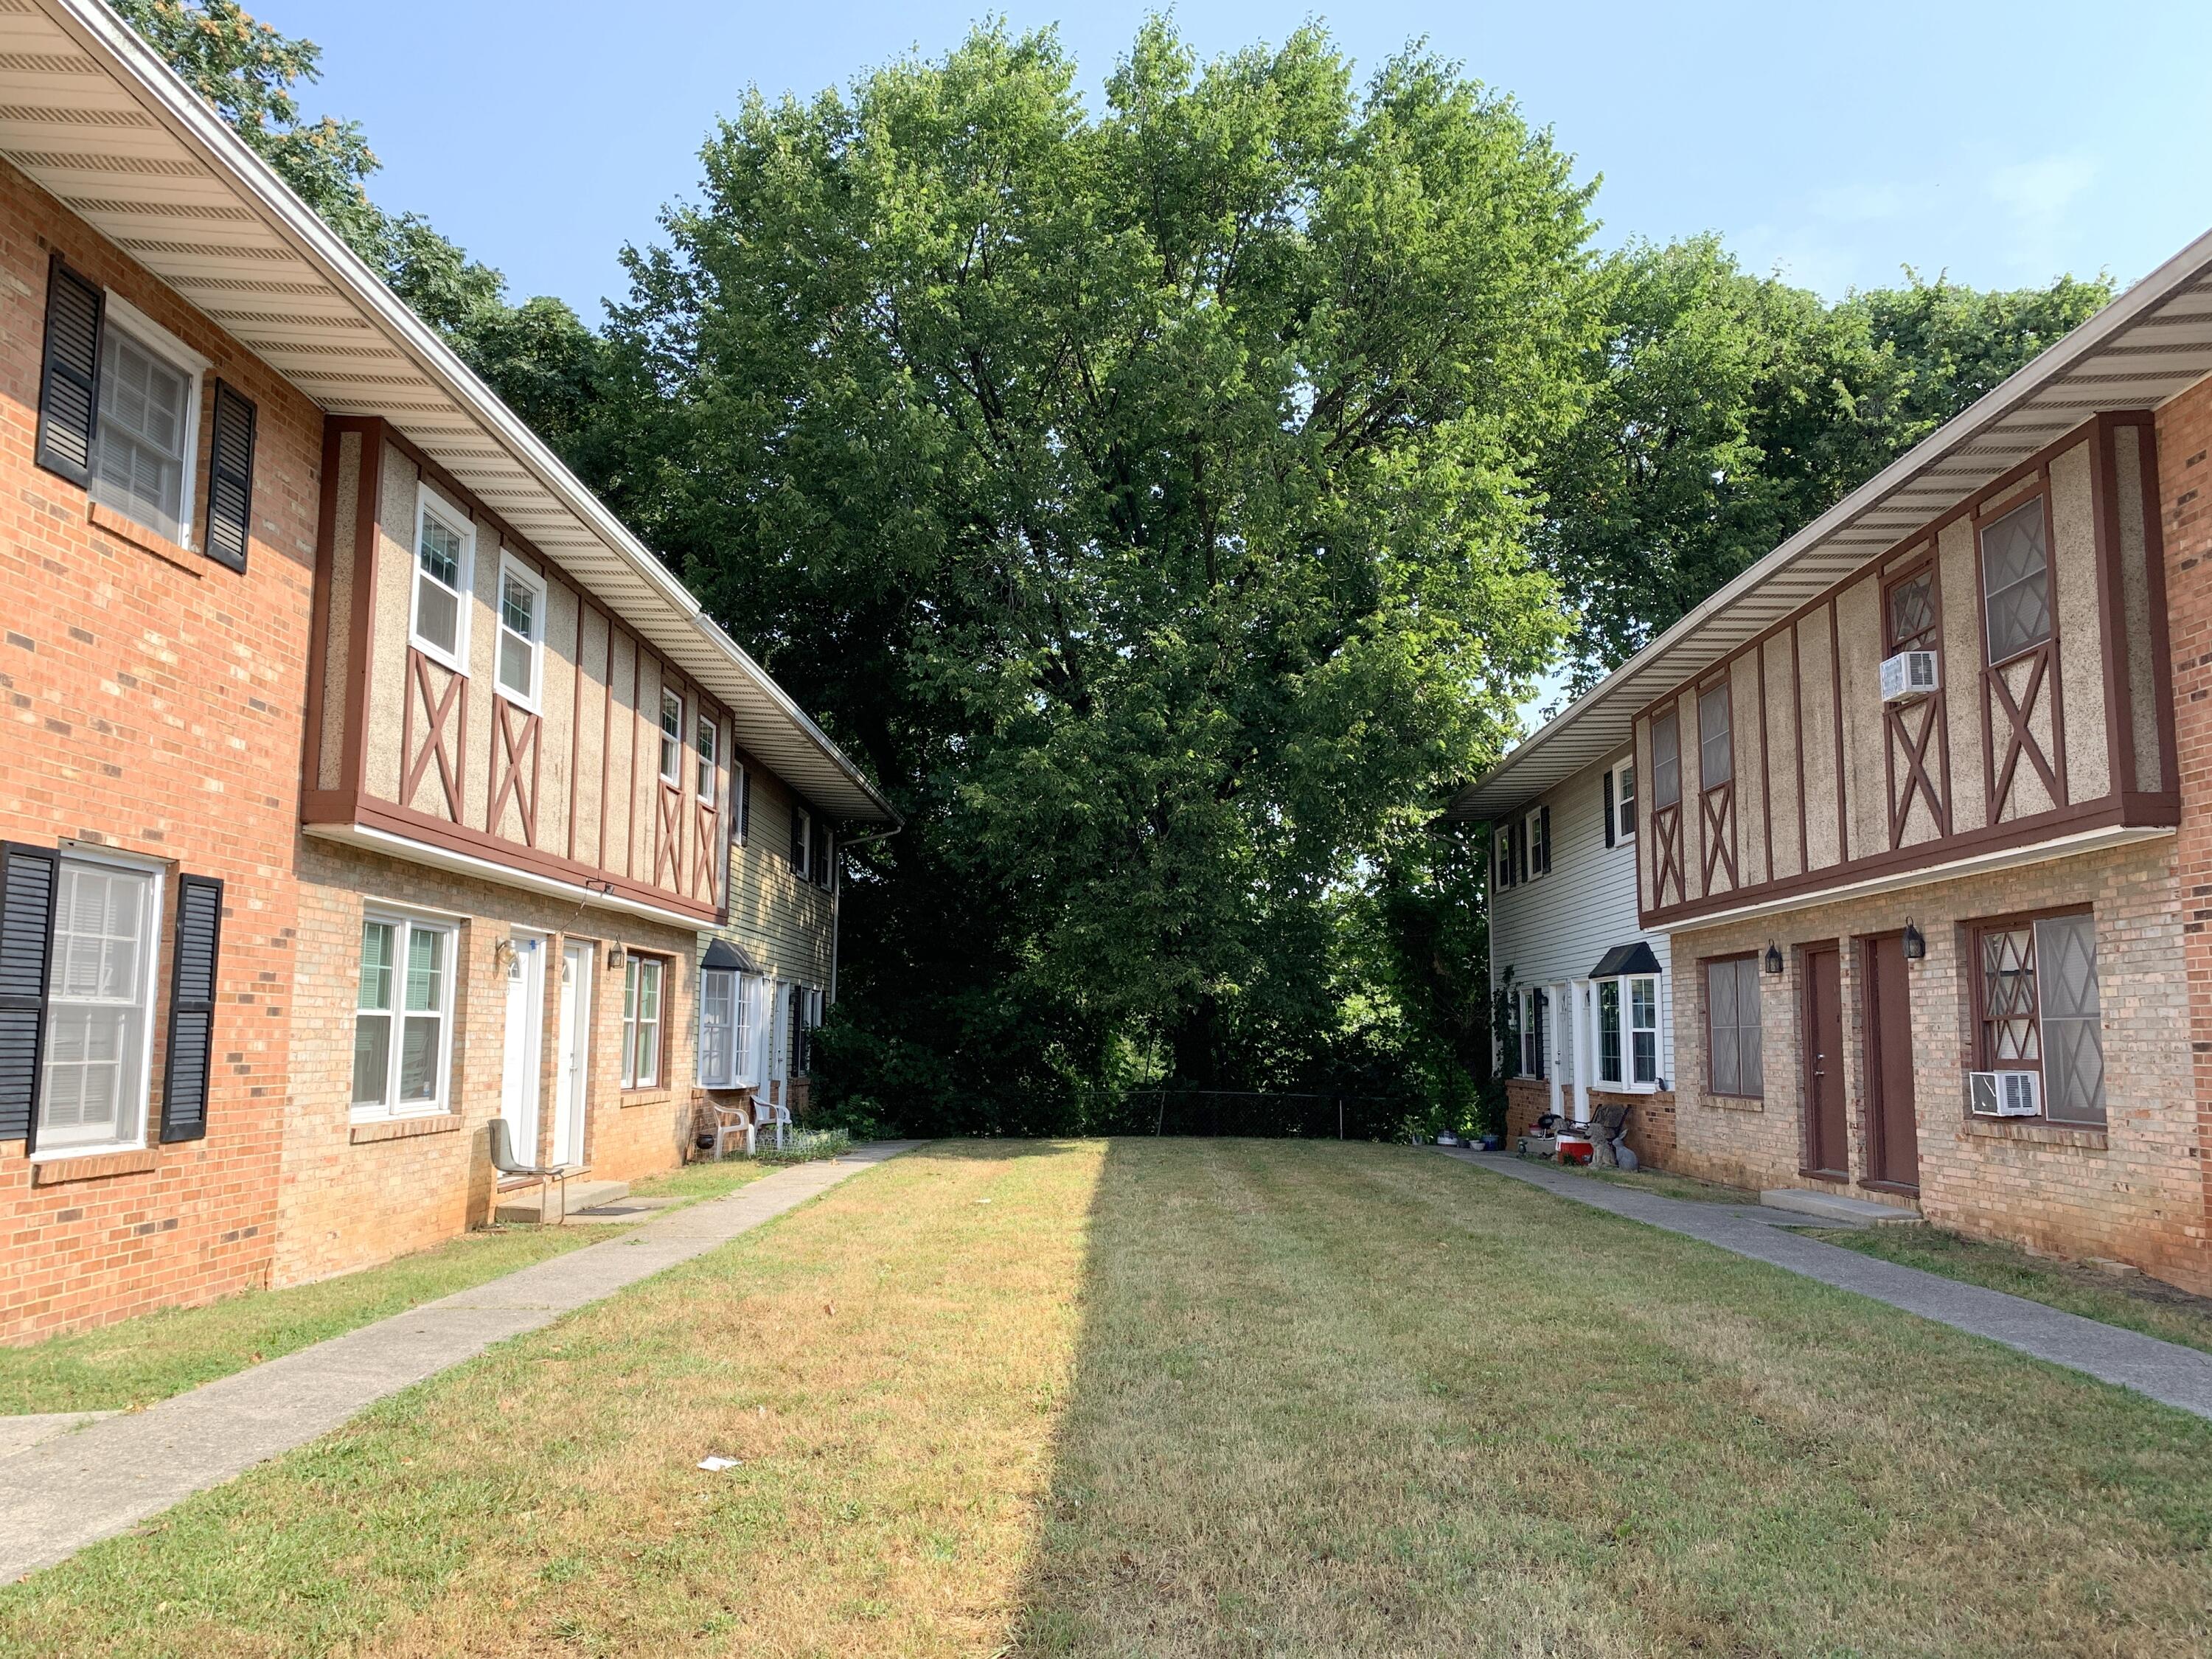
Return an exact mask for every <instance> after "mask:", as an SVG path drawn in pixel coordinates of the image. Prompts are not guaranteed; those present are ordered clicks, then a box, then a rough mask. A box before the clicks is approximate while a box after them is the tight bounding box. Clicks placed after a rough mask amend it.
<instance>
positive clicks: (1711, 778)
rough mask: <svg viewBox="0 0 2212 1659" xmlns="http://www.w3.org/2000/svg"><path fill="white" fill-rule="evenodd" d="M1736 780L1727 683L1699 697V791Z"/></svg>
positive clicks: (1716, 686) (1707, 690) (1705, 691)
mask: <svg viewBox="0 0 2212 1659" xmlns="http://www.w3.org/2000/svg"><path fill="white" fill-rule="evenodd" d="M1734 778H1735V732H1733V730H1732V729H1731V727H1730V720H1729V689H1728V682H1727V681H1726V680H1723V681H1722V682H1721V683H1720V684H1718V685H1715V686H1711V687H1708V688H1707V689H1706V690H1703V691H1700V692H1699V693H1698V787H1699V788H1700V789H1717V788H1719V787H1721V785H1723V784H1724V783H1727V782H1729V781H1731V780H1732V779H1734Z"/></svg>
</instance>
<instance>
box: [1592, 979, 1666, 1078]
mask: <svg viewBox="0 0 2212 1659" xmlns="http://www.w3.org/2000/svg"><path fill="white" fill-rule="evenodd" d="M1595 993H1596V1024H1597V1080H1598V1083H1599V1085H1601V1086H1602V1087H1607V1088H1614V1089H1653V1088H1656V1087H1657V1086H1658V1084H1659V976H1658V975H1656V974H1632V975H1622V976H1620V978H1617V979H1601V980H1599V981H1595Z"/></svg>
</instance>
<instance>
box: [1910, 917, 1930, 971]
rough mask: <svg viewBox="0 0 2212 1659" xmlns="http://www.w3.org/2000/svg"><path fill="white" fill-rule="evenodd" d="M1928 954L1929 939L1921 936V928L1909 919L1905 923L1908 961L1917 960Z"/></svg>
mask: <svg viewBox="0 0 2212 1659" xmlns="http://www.w3.org/2000/svg"><path fill="white" fill-rule="evenodd" d="M1927 954H1928V941H1927V940H1926V939H1923V938H1921V936H1920V930H1919V929H1918V928H1917V927H1914V926H1913V925H1912V924H1911V922H1909V921H1908V922H1906V923H1905V960H1906V961H1907V962H1917V961H1919V960H1920V958H1921V957H1924V956H1926V955H1927Z"/></svg>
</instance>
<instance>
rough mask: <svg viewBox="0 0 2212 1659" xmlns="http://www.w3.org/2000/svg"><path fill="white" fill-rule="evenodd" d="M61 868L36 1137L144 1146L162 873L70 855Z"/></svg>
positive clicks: (58, 1145) (68, 1145) (48, 1142)
mask: <svg viewBox="0 0 2212 1659" xmlns="http://www.w3.org/2000/svg"><path fill="white" fill-rule="evenodd" d="M58 874H59V888H58V892H57V894H56V897H55V903H54V931H53V947H52V957H51V958H50V962H51V967H50V969H49V973H50V978H49V979H48V981H47V990H46V1060H45V1067H44V1070H45V1076H44V1077H43V1079H41V1086H40V1091H39V1130H38V1139H37V1143H36V1144H37V1146H38V1149H39V1151H40V1153H42V1154H44V1153H52V1152H84V1151H86V1150H87V1149H88V1148H94V1147H105V1146H143V1145H144V1144H145V1139H146V1096H147V1084H148V1080H149V1076H150V1067H151V1063H152V1049H151V1045H150V1036H151V1032H152V1030H153V1024H154V981H155V961H154V959H155V948H156V945H157V944H158V942H159V940H160V938H161V876H160V874H159V872H156V871H155V870H153V869H150V868H146V867H143V866H125V865H120V864H111V863H108V862H106V861H105V860H95V859H85V858H79V857H76V856H72V855H69V854H64V856H63V858H62V860H61V863H60V869H59V872H58Z"/></svg>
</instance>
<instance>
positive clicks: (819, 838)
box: [813, 823, 829, 887]
mask: <svg viewBox="0 0 2212 1659" xmlns="http://www.w3.org/2000/svg"><path fill="white" fill-rule="evenodd" d="M813 871H814V883H815V885H816V886H817V887H827V886H829V825H828V824H826V823H817V824H816V825H815V826H814V864H813Z"/></svg>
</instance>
